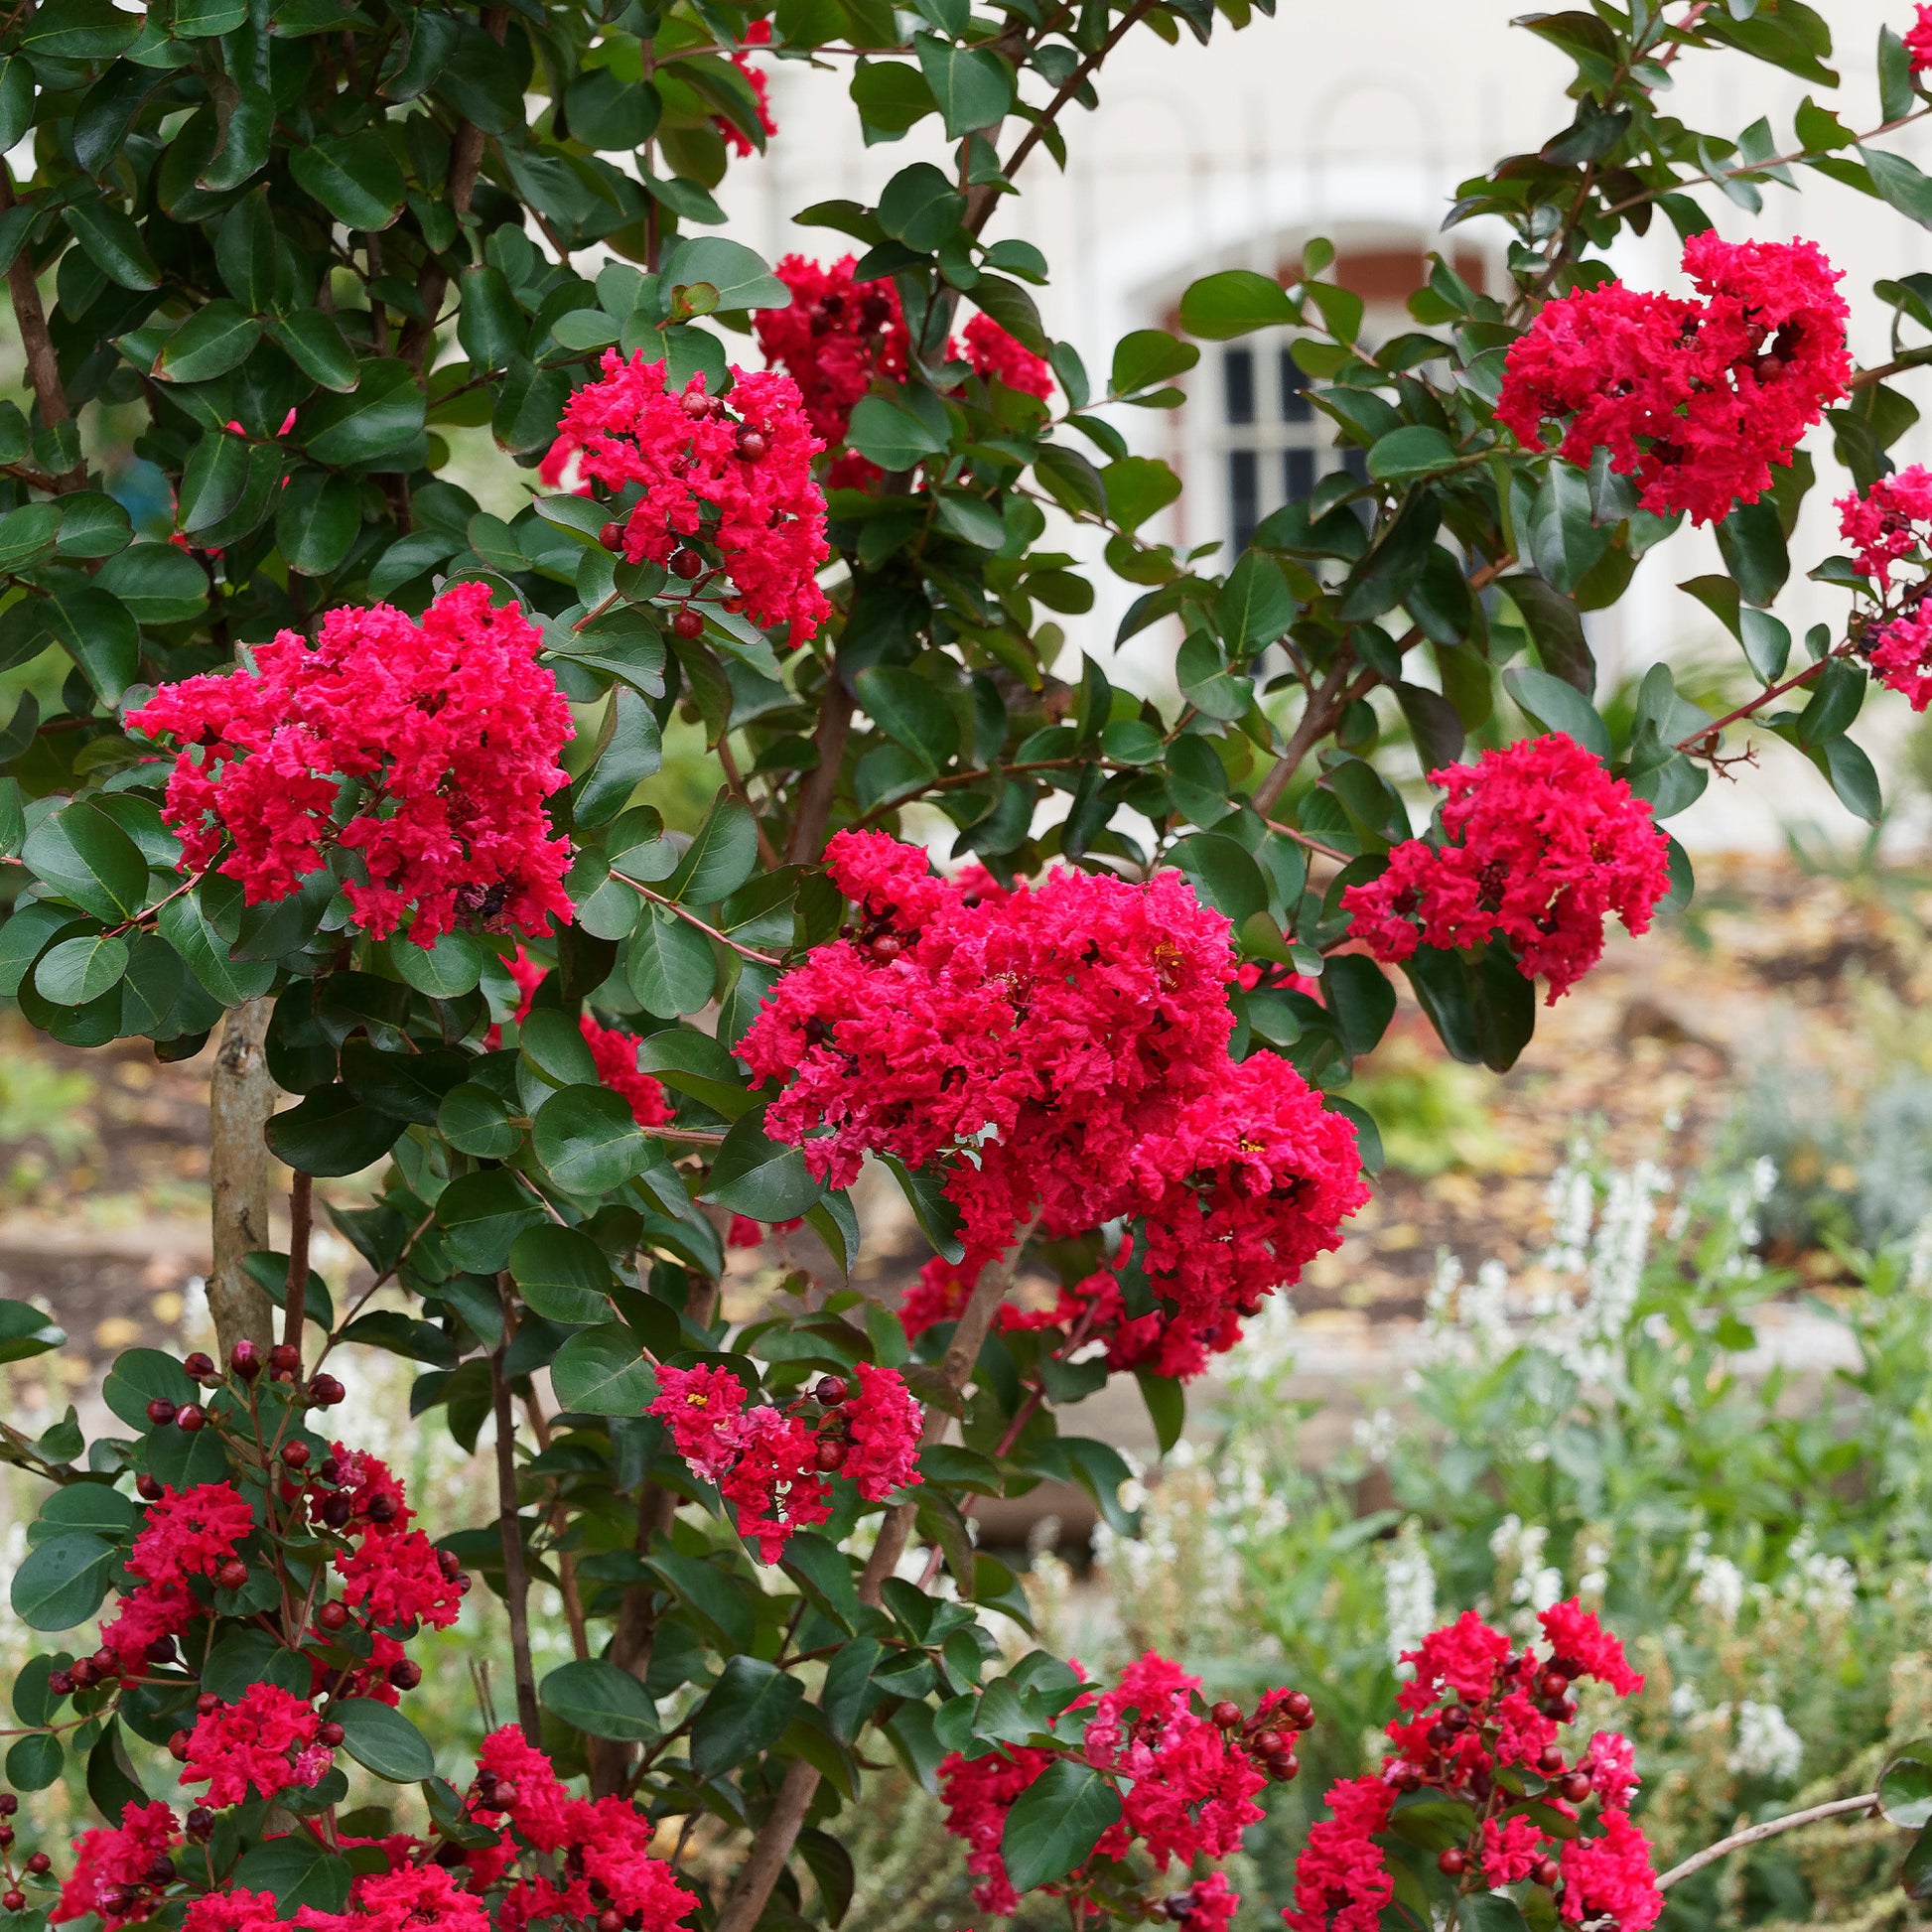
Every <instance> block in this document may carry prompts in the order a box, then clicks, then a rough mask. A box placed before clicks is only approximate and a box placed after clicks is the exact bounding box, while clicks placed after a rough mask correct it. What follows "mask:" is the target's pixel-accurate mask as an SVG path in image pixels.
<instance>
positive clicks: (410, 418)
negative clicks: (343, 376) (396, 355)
mask: <svg viewBox="0 0 1932 1932" xmlns="http://www.w3.org/2000/svg"><path fill="white" fill-rule="evenodd" d="M423 421H424V404H423V392H422V391H421V390H420V389H419V388H417V386H416V377H415V372H414V371H413V370H412V369H411V368H410V366H409V364H408V363H407V362H400V361H393V360H381V361H373V362H364V363H363V364H362V370H361V378H360V380H359V381H358V382H357V383H356V385H355V387H354V389H353V390H351V391H350V392H349V393H348V394H347V395H341V396H325V397H323V399H322V400H321V401H320V402H314V403H311V404H310V405H309V407H308V408H307V409H305V410H304V411H303V413H302V418H301V421H300V423H299V424H298V426H297V434H298V435H299V436H300V437H301V439H302V441H303V443H304V445H305V446H306V447H307V449H308V452H309V454H310V455H311V456H312V457H314V458H315V460H316V461H317V462H318V463H326V464H329V465H331V466H332V467H341V466H344V465H346V464H351V463H368V462H371V461H372V460H373V459H375V458H376V457H380V456H387V455H388V454H389V453H390V452H391V451H392V450H397V449H400V448H401V447H402V446H403V444H405V443H407V442H409V441H410V440H411V439H412V438H414V437H415V436H417V435H419V434H420V433H421V431H422V427H423Z"/></svg>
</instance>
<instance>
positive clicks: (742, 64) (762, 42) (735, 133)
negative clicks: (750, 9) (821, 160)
mask: <svg viewBox="0 0 1932 1932" xmlns="http://www.w3.org/2000/svg"><path fill="white" fill-rule="evenodd" d="M745 45H746V46H747V47H769V46H770V45H771V23H770V22H769V21H768V20H755V21H753V22H752V24H751V26H749V27H748V28H746V30H745ZM732 66H733V67H735V68H736V69H738V70H739V72H740V73H742V74H743V75H744V76H745V78H746V80H747V81H748V82H749V83H750V85H751V89H752V92H753V94H754V96H755V97H756V98H757V101H758V110H759V127H761V128H762V129H763V130H764V138H765V139H766V140H767V141H768V140H769V139H770V138H771V137H772V135H774V134H776V133H777V131H778V123H777V122H776V121H774V120H773V119H772V118H771V88H770V84H769V82H767V81H766V79H765V77H764V75H763V74H762V73H760V72H759V69H757V68H755V67H754V66H753V65H752V64H751V62H750V61H748V60H747V59H746V58H745V56H744V55H743V54H734V55H733V56H732ZM711 124H712V126H713V127H715V128H716V129H717V130H718V132H719V133H720V134H722V135H723V136H724V137H725V145H726V146H727V147H728V148H730V149H731V151H732V152H733V153H734V154H735V155H737V156H738V158H739V159H740V160H741V161H743V160H745V159H747V158H748V157H749V156H751V155H754V154H756V153H757V152H758V150H757V149H756V148H755V147H754V146H753V145H752V143H751V142H750V141H749V140H748V139H747V138H746V137H745V135H744V133H743V132H742V131H741V130H740V129H739V128H738V127H737V126H735V125H734V124H733V123H732V122H731V121H728V120H727V119H726V118H725V117H724V115H722V114H714V115H712V117H711Z"/></svg>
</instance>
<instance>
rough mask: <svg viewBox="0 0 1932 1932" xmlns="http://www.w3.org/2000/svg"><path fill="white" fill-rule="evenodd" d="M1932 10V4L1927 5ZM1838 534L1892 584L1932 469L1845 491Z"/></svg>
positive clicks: (1915, 542) (1930, 510)
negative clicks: (1861, 488)
mask: <svg viewBox="0 0 1932 1932" xmlns="http://www.w3.org/2000/svg"><path fill="white" fill-rule="evenodd" d="M1928 11H1932V9H1928ZM1835 507H1836V508H1837V510H1838V527H1839V534H1840V535H1841V536H1843V537H1844V538H1845V540H1846V542H1848V543H1849V544H1851V545H1852V546H1853V547H1854V549H1855V550H1856V552H1857V562H1858V566H1859V569H1860V570H1861V571H1863V573H1864V575H1865V576H1867V577H1869V578H1870V579H1871V580H1872V582H1873V583H1875V584H1876V585H1877V586H1878V588H1879V589H1880V590H1881V591H1885V590H1889V589H1890V588H1891V567H1892V565H1893V564H1895V563H1898V562H1900V561H1901V560H1902V559H1904V558H1907V557H1910V556H1912V554H1913V553H1914V552H1915V551H1919V550H1921V549H1922V547H1923V546H1924V545H1925V544H1926V543H1927V542H1928V540H1932V529H1919V528H1915V527H1914V526H1915V525H1918V524H1926V525H1932V471H1929V470H1927V469H1925V468H1924V466H1923V465H1921V464H1917V463H1914V464H1913V465H1912V466H1911V467H1910V468H1909V469H1905V470H1899V471H1896V472H1894V473H1893V474H1892V475H1891V476H1889V477H1880V478H1879V479H1878V480H1877V481H1876V482H1875V483H1873V484H1872V485H1871V487H1870V488H1869V489H1867V490H1866V491H1865V492H1864V494H1863V496H1861V495H1860V494H1859V493H1858V491H1857V490H1853V491H1852V492H1851V493H1850V494H1848V495H1844V496H1841V497H1840V498H1839V499H1838V502H1837V504H1836V505H1835Z"/></svg>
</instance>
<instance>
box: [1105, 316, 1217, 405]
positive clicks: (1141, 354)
mask: <svg viewBox="0 0 1932 1932" xmlns="http://www.w3.org/2000/svg"><path fill="white" fill-rule="evenodd" d="M1199 360H1200V350H1199V349H1197V348H1196V347H1195V346H1194V345H1193V344H1192V343H1183V342H1181V341H1180V340H1179V339H1178V338H1177V337H1173V336H1170V335H1169V334H1168V332H1167V331H1166V330H1165V329H1136V330H1134V331H1132V332H1131V333H1130V334H1128V335H1125V336H1123V337H1122V338H1121V339H1120V341H1119V342H1118V343H1117V344H1115V345H1114V361H1113V369H1112V372H1111V373H1110V374H1109V376H1108V378H1107V387H1108V388H1109V389H1110V390H1111V391H1112V392H1113V394H1115V395H1117V396H1133V395H1139V394H1140V393H1141V391H1142V390H1144V389H1157V388H1161V387H1163V386H1165V385H1166V384H1168V383H1170V382H1172V381H1173V378H1174V377H1175V376H1177V375H1184V374H1185V373H1186V372H1187V371H1188V370H1189V369H1191V368H1192V367H1193V366H1194V364H1195V363H1196V362H1198V361H1199Z"/></svg>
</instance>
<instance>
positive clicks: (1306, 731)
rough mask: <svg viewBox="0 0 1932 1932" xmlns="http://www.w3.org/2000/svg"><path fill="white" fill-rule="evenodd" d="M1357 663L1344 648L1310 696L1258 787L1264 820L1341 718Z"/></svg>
mask: <svg viewBox="0 0 1932 1932" xmlns="http://www.w3.org/2000/svg"><path fill="white" fill-rule="evenodd" d="M1354 661H1355V660H1354V656H1353V653H1352V652H1350V651H1349V650H1348V648H1347V647H1346V646H1345V645H1344V646H1343V648H1342V649H1341V650H1340V651H1339V652H1338V653H1337V654H1336V657H1335V661H1334V665H1333V668H1332V669H1330V671H1329V672H1328V675H1327V676H1326V677H1325V678H1323V679H1322V681H1321V683H1320V686H1319V687H1318V688H1317V689H1316V690H1314V691H1312V692H1311V693H1310V694H1309V701H1308V704H1307V705H1306V706H1305V707H1304V708H1303V712H1302V717H1301V721H1300V723H1298V724H1297V725H1296V727H1295V729H1294V731H1293V732H1292V733H1291V734H1290V735H1289V740H1288V743H1287V744H1286V745H1285V746H1284V747H1283V748H1282V755H1281V757H1280V758H1278V759H1276V760H1275V763H1274V766H1273V768H1272V769H1271V770H1270V771H1269V773H1268V775H1267V777H1265V778H1264V779H1262V781H1261V783H1260V784H1258V785H1257V786H1256V787H1255V791H1254V799H1253V803H1254V808H1255V810H1256V811H1258V812H1260V813H1261V814H1262V815H1263V816H1264V817H1266V816H1267V814H1268V813H1269V812H1271V811H1272V810H1274V807H1275V800H1276V799H1277V798H1279V797H1280V796H1281V795H1282V793H1283V792H1284V791H1286V790H1287V789H1288V781H1289V780H1290V779H1291V778H1292V777H1294V775H1295V773H1296V771H1297V770H1298V769H1299V768H1300V766H1301V763H1302V760H1303V759H1305V758H1307V757H1308V755H1309V754H1310V753H1311V751H1313V749H1314V747H1315V745H1316V743H1317V742H1318V741H1319V740H1321V739H1323V738H1326V737H1327V735H1328V733H1329V731H1330V730H1331V729H1332V728H1333V725H1334V722H1335V720H1336V719H1337V718H1339V717H1340V716H1341V708H1342V704H1343V702H1344V687H1345V686H1346V684H1347V682H1348V673H1349V670H1350V669H1351V667H1352V666H1353V664H1354Z"/></svg>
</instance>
